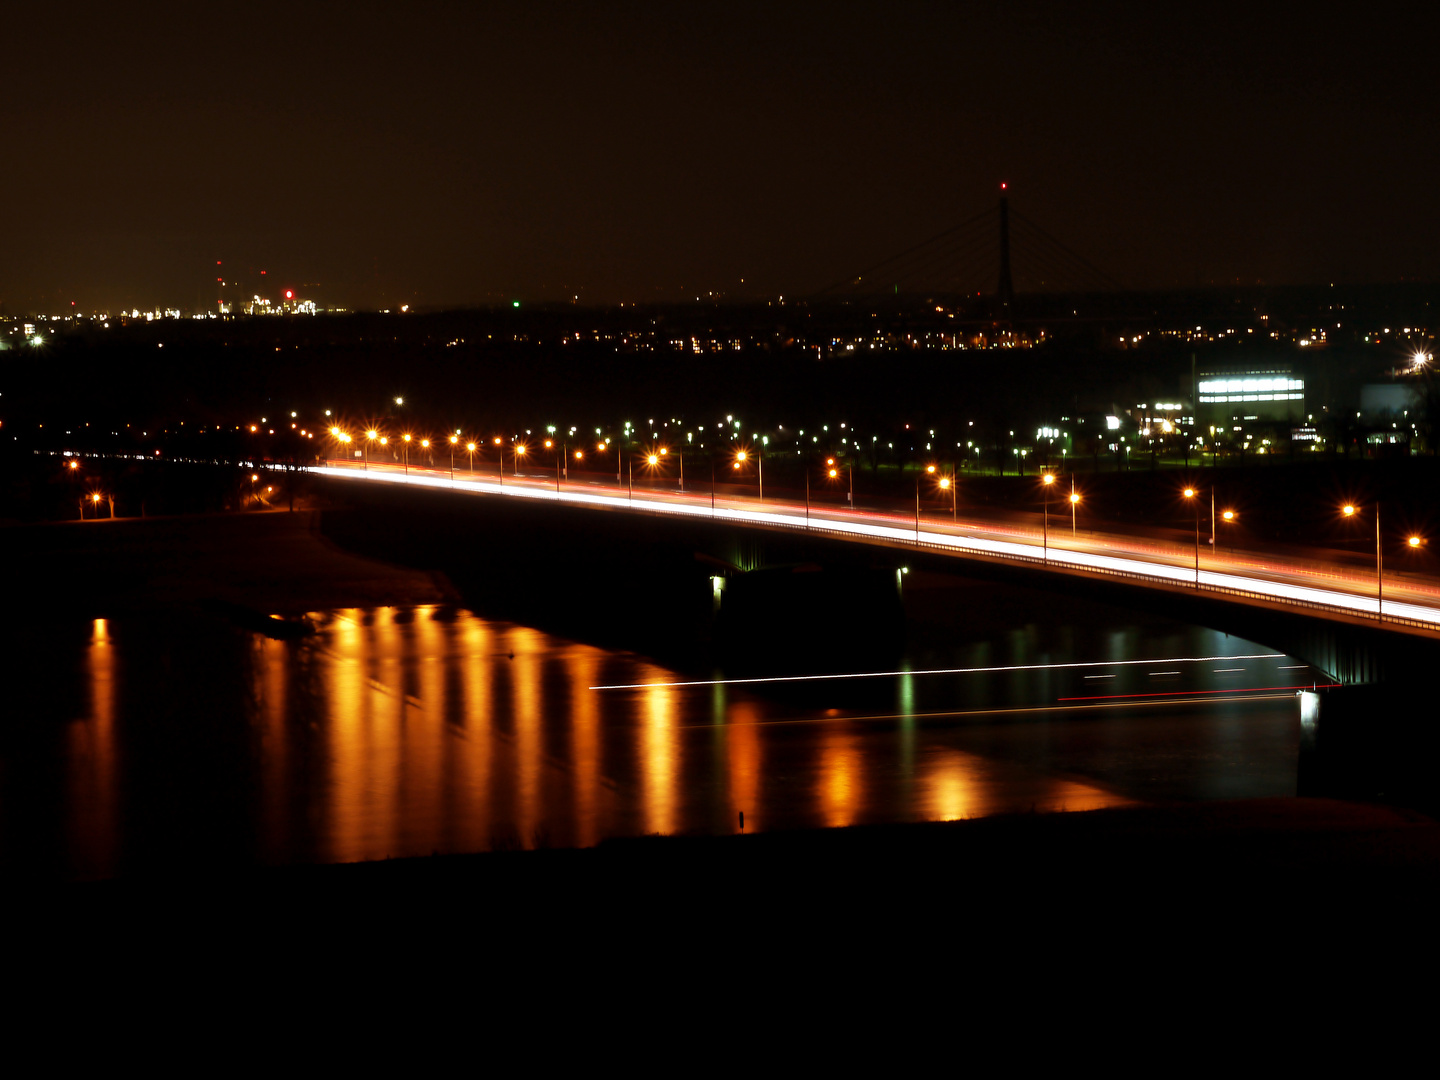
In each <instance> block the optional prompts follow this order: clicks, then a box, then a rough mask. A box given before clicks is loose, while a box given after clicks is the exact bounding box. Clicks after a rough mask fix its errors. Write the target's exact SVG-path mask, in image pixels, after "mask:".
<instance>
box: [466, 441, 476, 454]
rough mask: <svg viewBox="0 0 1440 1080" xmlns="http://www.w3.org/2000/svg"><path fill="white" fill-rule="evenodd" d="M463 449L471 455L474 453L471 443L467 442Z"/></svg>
mask: <svg viewBox="0 0 1440 1080" xmlns="http://www.w3.org/2000/svg"><path fill="white" fill-rule="evenodd" d="M465 449H466V450H469V451H470V453H472V454H473V453H474V452H475V444H474V443H473V442H467V443H466V444H465Z"/></svg>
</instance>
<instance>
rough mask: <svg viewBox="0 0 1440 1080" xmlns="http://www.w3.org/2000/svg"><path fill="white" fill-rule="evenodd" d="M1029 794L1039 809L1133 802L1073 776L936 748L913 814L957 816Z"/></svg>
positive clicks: (999, 808)
mask: <svg viewBox="0 0 1440 1080" xmlns="http://www.w3.org/2000/svg"><path fill="white" fill-rule="evenodd" d="M1027 798H1028V802H1029V808H1030V809H1031V810H1037V811H1053V810H1098V809H1100V808H1102V807H1106V806H1120V805H1123V804H1125V803H1128V802H1129V801H1130V800H1129V799H1126V798H1124V797H1123V796H1120V795H1116V794H1114V793H1113V792H1109V791H1105V790H1104V789H1103V788H1098V787H1092V786H1090V785H1088V784H1082V783H1079V782H1078V781H1075V780H1067V779H1065V778H1063V777H1055V776H1041V775H1035V774H1028V775H1022V774H1020V773H1019V772H1018V770H1014V769H1010V768H1006V767H1005V766H1003V765H999V764H997V763H996V762H993V761H991V760H989V759H987V758H983V757H980V756H979V755H977V754H971V753H967V752H966V751H964V750H954V749H950V748H947V747H935V748H932V749H931V750H929V751H928V752H927V754H926V755H925V759H924V763H923V765H922V767H921V771H920V785H919V791H918V792H917V799H916V804H915V813H916V816H917V817H919V818H921V819H923V820H928V821H957V820H960V819H963V818H972V817H983V816H985V815H987V814H996V813H1005V812H1007V811H1013V810H1016V809H1021V808H1024V806H1025V801H1026V799H1027ZM1017 802H1018V804H1019V805H1018V806H1017Z"/></svg>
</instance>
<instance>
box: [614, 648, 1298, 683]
mask: <svg viewBox="0 0 1440 1080" xmlns="http://www.w3.org/2000/svg"><path fill="white" fill-rule="evenodd" d="M1284 658H1285V654H1284V653H1251V654H1248V655H1245V656H1171V657H1165V658H1162V659H1159V660H1156V659H1150V660H1077V661H1074V662H1072V663H1068V664H1007V665H1003V666H998V667H971V668H926V669H924V670H921V671H852V672H843V673H840V674H836V675H768V676H764V677H757V678H753V679H693V680H688V681H685V682H649V683H617V684H615V685H614V686H592V687H590V689H591V690H650V689H653V688H658V687H672V688H673V687H682V686H746V685H753V684H757V683H782V682H820V681H822V680H825V679H889V678H896V677H898V676H901V675H911V676H914V675H982V674H989V673H992V672H1002V671H1059V670H1063V669H1066V668H1096V667H1130V666H1132V665H1135V664H1209V663H1213V662H1214V661H1216V660H1280V659H1284ZM1086 678H1087V679H1113V678H1115V676H1114V675H1087V676H1086Z"/></svg>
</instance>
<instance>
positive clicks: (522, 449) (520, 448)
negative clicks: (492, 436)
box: [515, 442, 528, 454]
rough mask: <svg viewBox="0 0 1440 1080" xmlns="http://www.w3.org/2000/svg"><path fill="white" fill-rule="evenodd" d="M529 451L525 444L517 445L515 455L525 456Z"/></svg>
mask: <svg viewBox="0 0 1440 1080" xmlns="http://www.w3.org/2000/svg"><path fill="white" fill-rule="evenodd" d="M527 449H528V447H527V446H526V445H525V444H524V443H523V442H522V443H516V444H515V453H517V454H523V453H525V451H526V450H527Z"/></svg>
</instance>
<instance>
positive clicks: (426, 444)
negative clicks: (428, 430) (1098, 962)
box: [420, 439, 430, 450]
mask: <svg viewBox="0 0 1440 1080" xmlns="http://www.w3.org/2000/svg"><path fill="white" fill-rule="evenodd" d="M420 446H421V447H422V448H423V449H426V450H428V449H430V440H429V439H421V440H420Z"/></svg>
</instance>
